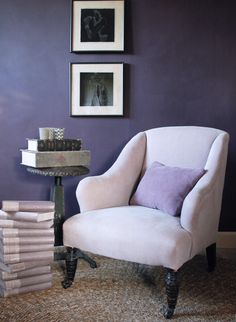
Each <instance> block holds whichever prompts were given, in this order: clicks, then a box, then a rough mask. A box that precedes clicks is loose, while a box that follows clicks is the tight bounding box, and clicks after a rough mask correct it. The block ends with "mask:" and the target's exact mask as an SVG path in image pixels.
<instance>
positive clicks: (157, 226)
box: [63, 206, 192, 269]
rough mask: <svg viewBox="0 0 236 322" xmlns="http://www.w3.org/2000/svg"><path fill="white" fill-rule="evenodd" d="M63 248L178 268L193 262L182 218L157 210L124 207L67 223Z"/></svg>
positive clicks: (80, 217) (110, 209)
mask: <svg viewBox="0 0 236 322" xmlns="http://www.w3.org/2000/svg"><path fill="white" fill-rule="evenodd" d="M63 239H64V245H65V246H69V247H76V248H79V249H81V250H84V251H89V252H92V253H94V254H98V255H103V256H108V257H112V258H116V259H122V260H128V261H132V262H137V263H141V264H148V265H161V266H165V267H169V268H172V269H178V268H179V267H180V266H182V265H183V263H185V262H186V261H188V260H189V259H190V251H191V246H192V244H191V243H192V241H191V235H190V233H189V232H187V231H186V230H184V229H183V228H182V227H181V225H180V219H179V218H178V217H173V216H171V215H168V214H166V213H163V212H162V211H160V210H157V209H151V208H146V207H142V206H123V207H114V208H106V209H99V210H93V211H88V212H84V213H81V214H78V215H75V216H73V217H71V218H69V219H67V220H66V222H65V223H64V225H63Z"/></svg>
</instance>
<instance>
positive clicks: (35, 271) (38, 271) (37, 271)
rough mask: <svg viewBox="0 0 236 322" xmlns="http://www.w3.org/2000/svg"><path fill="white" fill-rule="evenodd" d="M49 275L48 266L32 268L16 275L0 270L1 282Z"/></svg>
mask: <svg viewBox="0 0 236 322" xmlns="http://www.w3.org/2000/svg"><path fill="white" fill-rule="evenodd" d="M49 273H51V266H50V265H48V266H38V267H33V268H29V269H26V270H24V271H20V272H16V273H8V272H4V271H1V270H0V279H2V280H3V281H10V280H16V279H19V278H25V277H30V276H35V275H42V274H49Z"/></svg>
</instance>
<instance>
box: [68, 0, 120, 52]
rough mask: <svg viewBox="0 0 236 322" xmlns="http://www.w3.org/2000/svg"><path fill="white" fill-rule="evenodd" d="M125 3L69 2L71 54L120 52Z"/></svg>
mask: <svg viewBox="0 0 236 322" xmlns="http://www.w3.org/2000/svg"><path fill="white" fill-rule="evenodd" d="M124 11H125V2H124V0H112V1H110V0H102V1H98V0H72V1H71V26H70V52H72V53H83V52H106V51H108V52H113V51H114V52H123V51H124Z"/></svg>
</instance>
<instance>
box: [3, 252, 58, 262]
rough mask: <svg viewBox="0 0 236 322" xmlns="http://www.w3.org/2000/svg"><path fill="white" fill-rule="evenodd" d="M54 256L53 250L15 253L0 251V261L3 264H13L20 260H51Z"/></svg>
mask: <svg viewBox="0 0 236 322" xmlns="http://www.w3.org/2000/svg"><path fill="white" fill-rule="evenodd" d="M53 258H54V252H53V251H42V252H29V253H16V254H3V253H1V252H0V261H1V262H2V263H4V264H14V263H20V262H33V261H39V262H40V261H41V260H48V261H51V260H53Z"/></svg>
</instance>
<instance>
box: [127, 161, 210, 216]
mask: <svg viewBox="0 0 236 322" xmlns="http://www.w3.org/2000/svg"><path fill="white" fill-rule="evenodd" d="M205 172H206V171H205V170H204V169H190V168H180V167H170V166H166V165H164V164H162V163H160V162H157V161H155V162H153V163H152V164H151V166H150V167H149V168H148V169H147V170H146V172H145V174H144V176H143V177H142V179H141V180H140V182H139V184H138V187H137V189H136V191H135V193H134V194H133V196H132V197H131V199H130V205H139V206H144V207H149V208H153V209H159V210H162V211H164V212H166V213H168V214H170V215H172V216H178V215H179V214H180V213H181V208H182V204H183V202H184V199H185V197H186V196H187V194H188V193H189V192H190V191H191V190H192V188H193V187H194V186H195V184H196V183H197V181H198V180H199V179H200V178H201V177H202V176H203V174H204V173H205Z"/></svg>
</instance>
